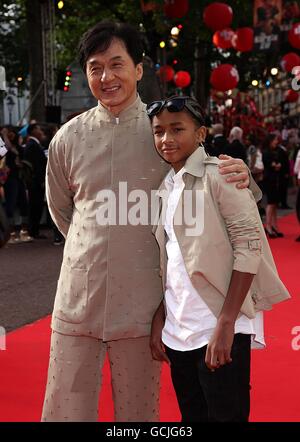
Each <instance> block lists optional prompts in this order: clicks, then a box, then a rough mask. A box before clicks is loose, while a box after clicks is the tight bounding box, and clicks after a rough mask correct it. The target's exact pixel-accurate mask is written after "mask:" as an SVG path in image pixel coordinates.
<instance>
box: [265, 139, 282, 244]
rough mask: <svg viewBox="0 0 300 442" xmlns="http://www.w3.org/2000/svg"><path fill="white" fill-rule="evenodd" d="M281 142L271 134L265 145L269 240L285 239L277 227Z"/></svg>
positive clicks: (267, 230)
mask: <svg viewBox="0 0 300 442" xmlns="http://www.w3.org/2000/svg"><path fill="white" fill-rule="evenodd" d="M278 144H279V140H278V138H277V136H276V135H275V134H269V135H268V136H267V137H266V139H265V141H264V143H263V163H264V191H265V194H266V196H267V208H266V226H265V230H266V234H267V236H268V237H269V238H278V237H283V236H284V235H283V233H282V232H279V230H278V226H277V206H278V203H279V199H280V193H279V180H280V175H279V174H280V169H281V167H282V165H281V163H280V150H279V147H278Z"/></svg>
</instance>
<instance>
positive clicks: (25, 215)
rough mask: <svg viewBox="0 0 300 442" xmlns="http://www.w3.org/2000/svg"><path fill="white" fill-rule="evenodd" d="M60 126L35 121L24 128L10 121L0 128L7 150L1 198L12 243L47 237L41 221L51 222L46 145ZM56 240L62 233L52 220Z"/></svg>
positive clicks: (54, 241)
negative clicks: (47, 187)
mask: <svg viewBox="0 0 300 442" xmlns="http://www.w3.org/2000/svg"><path fill="white" fill-rule="evenodd" d="M56 130H57V128H56V127H55V126H52V125H44V128H43V127H42V126H41V125H40V124H38V123H37V122H35V121H32V122H31V123H30V124H28V125H26V126H25V127H23V128H21V129H20V128H18V127H14V126H11V125H8V126H4V127H2V128H0V134H1V138H2V140H3V142H4V143H5V147H6V149H7V153H6V155H5V157H4V159H2V164H1V175H0V192H1V195H0V198H1V202H2V204H3V206H4V209H5V212H6V216H7V220H8V224H9V230H10V239H9V241H8V243H9V244H19V243H24V242H32V241H34V240H40V239H46V238H47V237H46V235H44V234H43V233H41V231H40V227H41V222H42V221H43V219H44V221H43V222H45V223H46V224H49V223H50V224H51V220H49V218H50V217H49V214H48V211H47V205H46V202H45V174H46V165H47V147H48V145H49V142H50V141H51V138H52V137H53V135H54V133H55V131H56ZM51 226H52V228H53V232H54V240H53V243H54V244H55V245H59V244H62V243H63V237H62V235H61V234H60V232H59V231H58V230H57V229H56V227H55V226H54V224H51Z"/></svg>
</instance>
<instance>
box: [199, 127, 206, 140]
mask: <svg viewBox="0 0 300 442" xmlns="http://www.w3.org/2000/svg"><path fill="white" fill-rule="evenodd" d="M206 134H207V129H206V127H205V126H201V127H199V128H198V129H197V138H198V141H199V143H203V142H204V141H205V138H206Z"/></svg>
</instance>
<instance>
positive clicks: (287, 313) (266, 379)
mask: <svg viewBox="0 0 300 442" xmlns="http://www.w3.org/2000/svg"><path fill="white" fill-rule="evenodd" d="M279 226H280V229H281V230H282V231H283V232H284V233H285V234H286V236H285V238H283V239H276V240H270V244H271V247H272V250H273V254H274V258H275V261H276V263H277V267H278V271H279V274H280V276H281V278H282V280H283V281H284V283H285V284H286V286H287V287H288V289H289V290H290V293H291V294H292V296H293V298H292V300H290V301H286V302H284V303H282V304H280V305H278V306H277V307H275V308H274V310H273V311H271V312H267V313H266V314H265V337H266V343H267V348H266V349H265V350H256V351H253V352H252V393H251V394H252V405H251V421H256V422H258V421H265V422H276V421H277V422H278V421H282V422H299V421H300V407H299V397H300V381H299V373H300V349H299V351H296V350H293V349H292V339H293V338H295V336H294V335H292V329H293V328H294V327H297V326H298V327H299V330H300V315H299V312H300V298H299V287H300V282H299V271H300V266H299V252H300V243H296V242H295V238H296V236H298V234H299V233H300V232H299V227H298V225H297V221H296V219H295V217H294V216H293V215H290V216H287V217H285V218H282V219H281V220H280V223H279ZM49 322H50V318H49V317H47V318H44V319H41V320H40V321H37V322H35V323H34V324H30V325H27V326H25V327H22V328H20V329H18V330H16V331H14V332H12V333H9V334H8V336H7V340H6V350H5V351H4V350H0V376H1V383H0V421H1V422H5V421H6V422H18V421H22V422H28V421H39V420H40V414H41V409H42V402H43V395H44V389H45V384H46V372H47V365H48V354H49V339H50V329H49ZM299 333H300V332H298V334H299ZM297 343H298V346H299V347H300V339H298V341H297ZM109 376H110V375H109V369H108V365H107V364H106V365H105V370H104V379H103V389H102V393H101V397H100V403H101V404H102V407H100V413H101V420H102V421H112V419H113V408H112V400H111V392H110V385H109V382H110V378H109ZM179 417H180V415H179V412H178V407H177V404H176V399H175V395H174V393H173V389H172V385H171V382H170V377H169V372H168V367H167V366H166V365H165V364H164V368H163V375H162V389H161V420H162V421H178V420H179Z"/></svg>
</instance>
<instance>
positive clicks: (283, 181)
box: [278, 142, 291, 209]
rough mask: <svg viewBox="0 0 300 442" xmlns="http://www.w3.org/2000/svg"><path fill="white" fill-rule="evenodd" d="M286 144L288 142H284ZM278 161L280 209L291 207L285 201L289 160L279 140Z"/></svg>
mask: <svg viewBox="0 0 300 442" xmlns="http://www.w3.org/2000/svg"><path fill="white" fill-rule="evenodd" d="M286 144H288V143H286ZM278 147H279V162H280V164H281V168H280V171H279V207H280V208H281V209H291V207H290V206H289V205H288V203H287V196H288V187H289V180H290V161H289V153H288V150H287V148H286V147H285V146H284V145H283V144H282V143H280V142H279V144H278Z"/></svg>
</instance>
